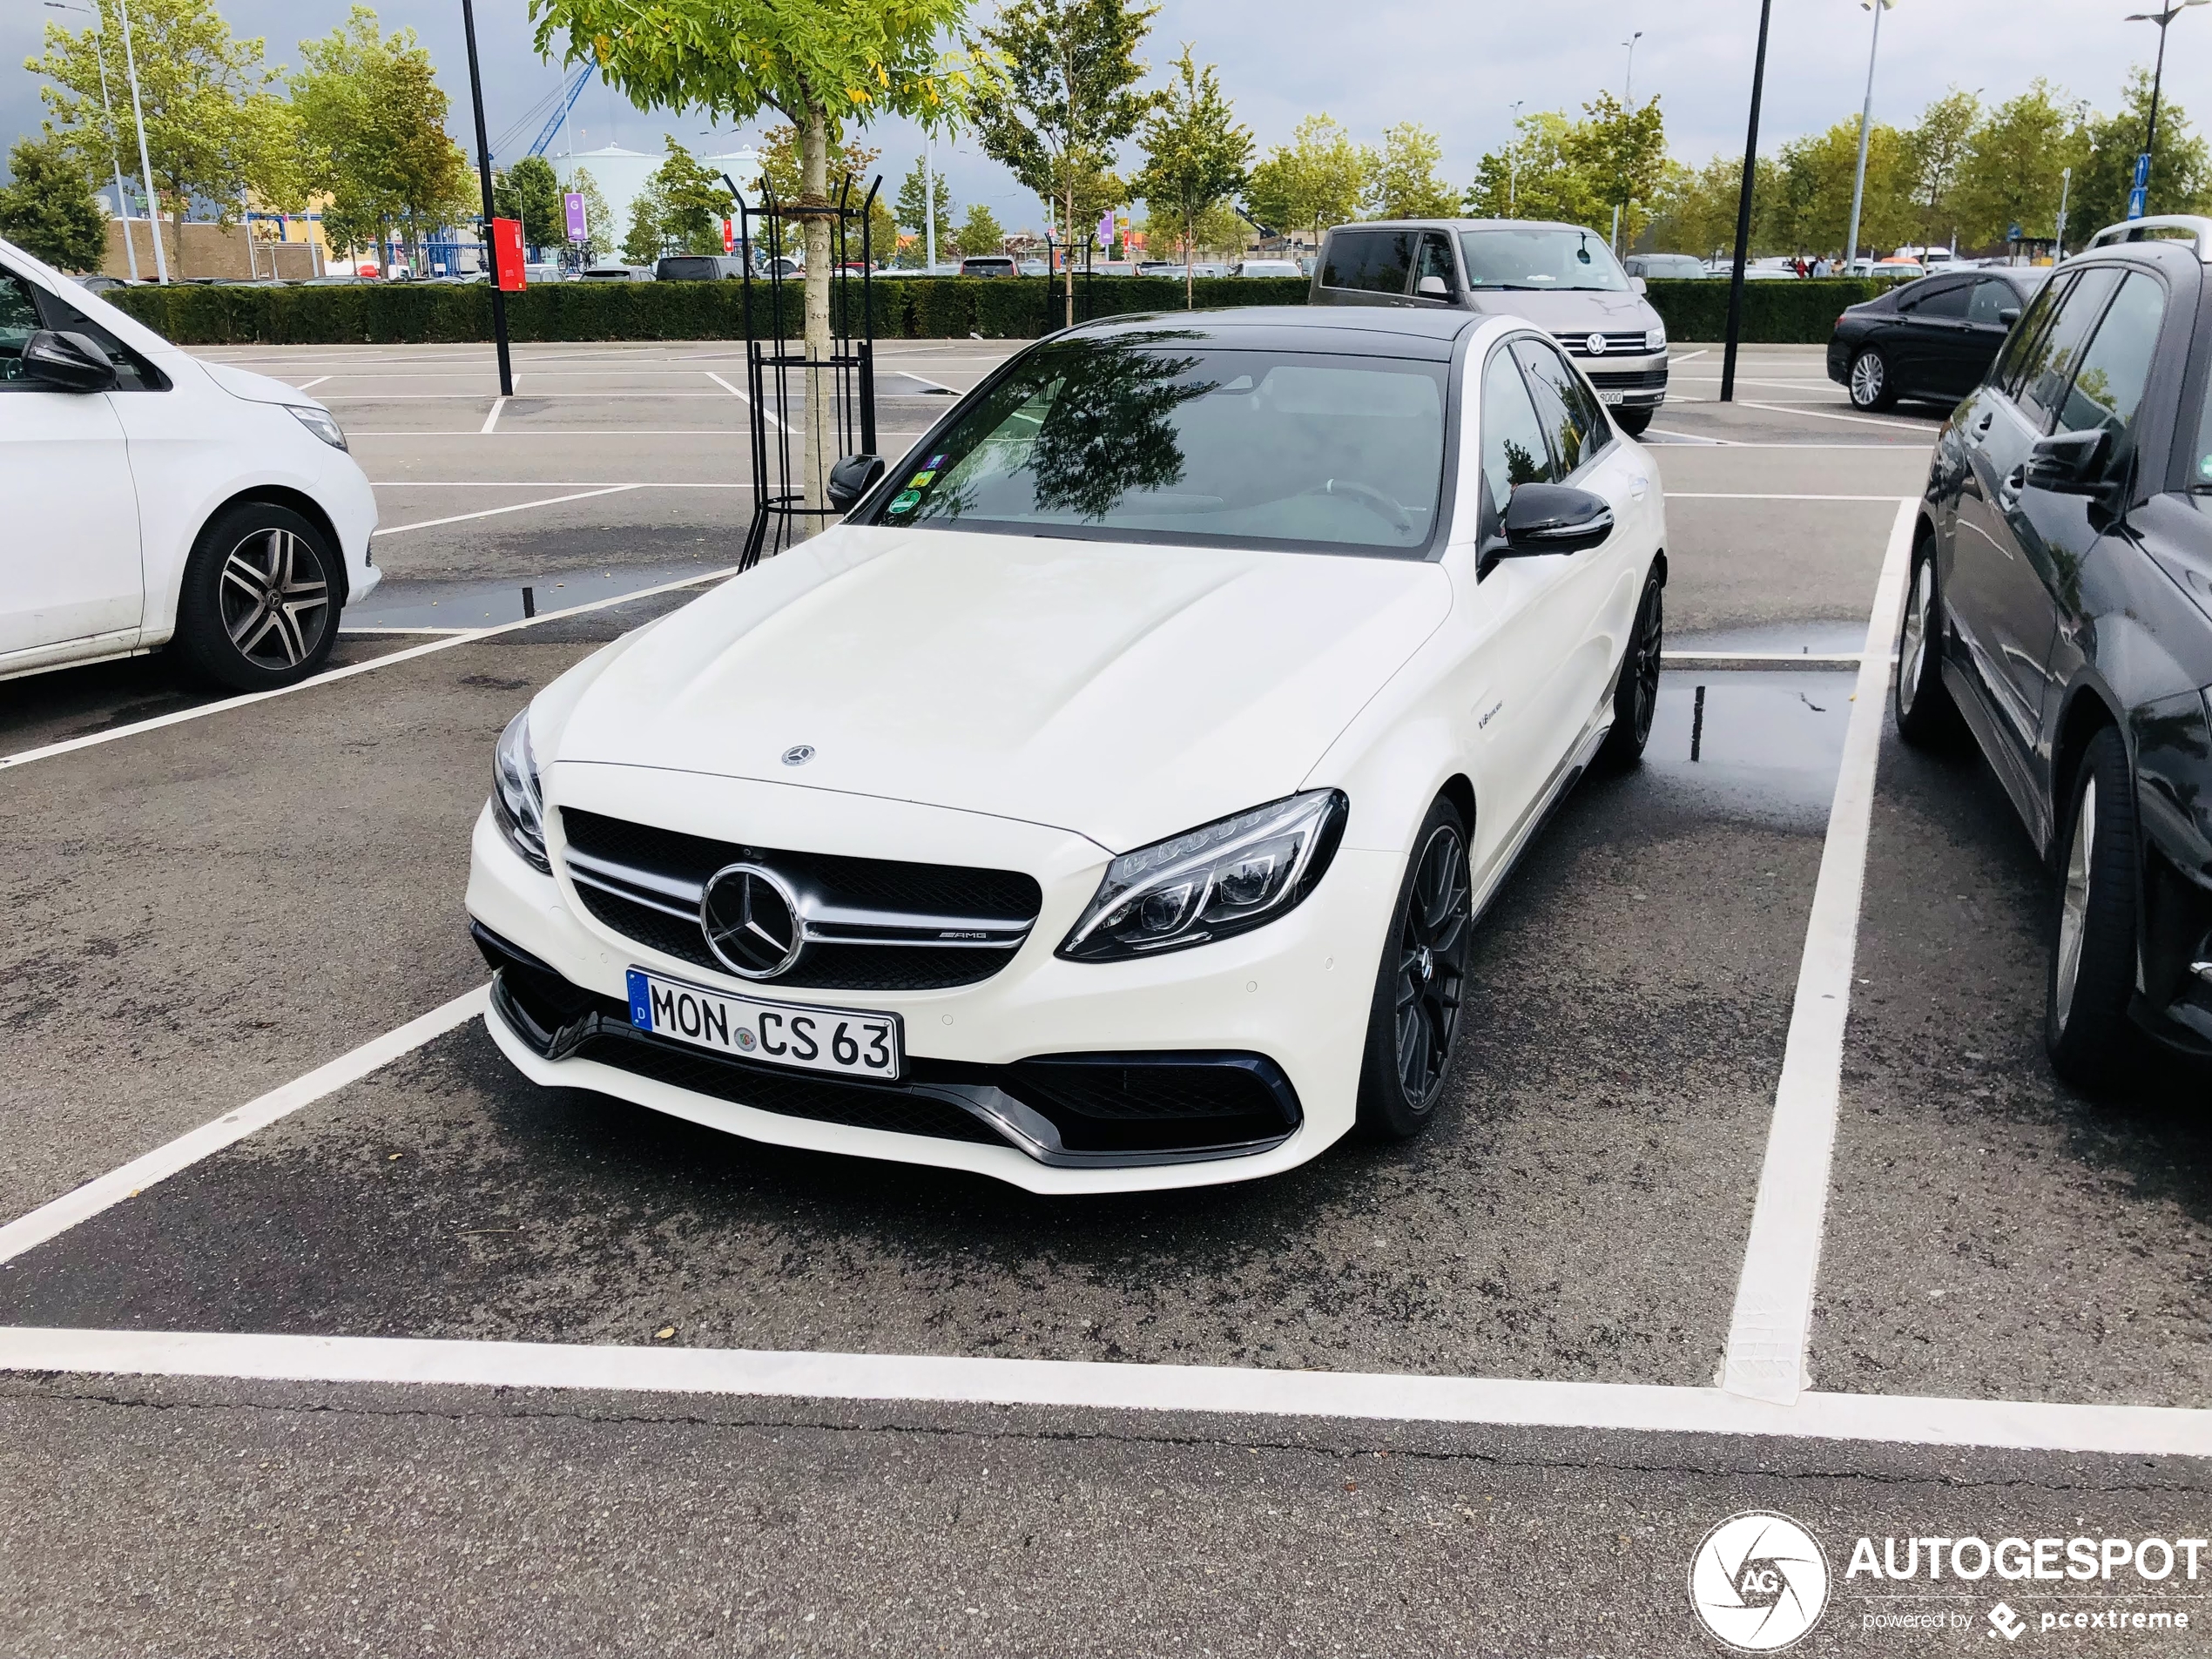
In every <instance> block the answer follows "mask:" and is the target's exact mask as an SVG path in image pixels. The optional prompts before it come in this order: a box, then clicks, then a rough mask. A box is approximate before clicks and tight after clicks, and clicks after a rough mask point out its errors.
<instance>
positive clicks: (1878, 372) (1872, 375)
mask: <svg viewBox="0 0 2212 1659" xmlns="http://www.w3.org/2000/svg"><path fill="white" fill-rule="evenodd" d="M1896 401H1897V384H1896V381H1894V380H1892V378H1891V375H1890V360H1889V359H1888V358H1886V357H1885V356H1883V355H1882V354H1881V353H1880V352H1878V351H1877V350H1876V349H1875V348H1874V347H1871V346H1866V347H1861V348H1860V350H1859V353H1858V355H1857V356H1855V357H1853V358H1852V359H1851V407H1852V408H1859V409H1886V408H1889V407H1890V405H1891V404H1892V403H1894V402H1896Z"/></svg>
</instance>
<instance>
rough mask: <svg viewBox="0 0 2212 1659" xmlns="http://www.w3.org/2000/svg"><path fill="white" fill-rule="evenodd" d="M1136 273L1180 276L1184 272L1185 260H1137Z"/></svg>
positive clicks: (1140, 274)
mask: <svg viewBox="0 0 2212 1659" xmlns="http://www.w3.org/2000/svg"><path fill="white" fill-rule="evenodd" d="M1136 274H1137V275H1139V276H1177V277H1179V276H1181V275H1182V274H1183V262H1182V261H1181V260H1139V261H1138V262H1137V266H1136Z"/></svg>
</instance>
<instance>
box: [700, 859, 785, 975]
mask: <svg viewBox="0 0 2212 1659" xmlns="http://www.w3.org/2000/svg"><path fill="white" fill-rule="evenodd" d="M699 931H700V932H701V933H703V934H705V935H706V948H708V949H709V950H711V951H712V952H713V953H714V955H715V959H716V960H717V961H719V962H720V963H721V964H722V965H723V966H724V967H725V968H728V969H729V970H730V971H731V972H732V974H738V975H739V976H740V977H742V978H745V979H773V978H775V976H776V975H777V974H780V973H782V972H783V971H784V970H785V969H786V968H789V967H790V966H791V965H792V963H793V962H795V961H798V960H799V948H800V947H801V946H802V945H804V944H805V943H806V934H805V932H804V930H803V929H802V928H801V927H800V926H799V900H798V899H797V898H796V897H795V896H794V895H793V894H792V890H791V889H790V887H786V885H785V883H784V879H783V878H782V877H781V876H779V875H778V874H777V873H775V872H774V871H773V870H765V869H763V868H762V867H760V866H759V865H758V864H732V865H725V867H723V868H721V869H719V870H717V871H716V872H715V873H713V874H712V875H711V876H710V877H708V878H707V883H706V889H705V892H703V893H702V894H700V895H699Z"/></svg>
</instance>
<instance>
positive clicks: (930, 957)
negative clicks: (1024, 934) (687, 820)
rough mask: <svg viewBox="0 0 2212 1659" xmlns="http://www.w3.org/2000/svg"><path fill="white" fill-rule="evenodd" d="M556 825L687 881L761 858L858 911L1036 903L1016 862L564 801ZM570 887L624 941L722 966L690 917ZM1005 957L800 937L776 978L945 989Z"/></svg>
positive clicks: (1005, 908)
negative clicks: (922, 859) (716, 830)
mask: <svg viewBox="0 0 2212 1659" xmlns="http://www.w3.org/2000/svg"><path fill="white" fill-rule="evenodd" d="M561 826H562V829H563V832H564V833H566V835H567V837H568V840H569V844H570V846H574V847H575V848H576V849H577V851H579V852H582V853H589V854H590V855H591V856H592V857H595V858H602V859H606V860H610V861H611V862H613V863H616V864H622V865H626V866H628V867H630V868H631V869H636V870H648V871H651V872H653V873H657V874H660V875H667V876H674V877H677V878H678V879H680V880H685V881H698V882H703V881H705V880H706V878H707V877H709V876H710V875H712V874H713V873H715V871H717V870H718V869H720V868H722V867H724V866H725V865H729V864H736V863H740V862H744V863H752V864H759V865H764V866H765V867H768V868H770V869H772V870H774V871H776V872H777V873H779V874H780V875H782V876H784V877H785V878H786V879H787V880H790V881H792V883H793V884H794V885H795V886H799V887H806V888H807V889H808V890H810V891H813V892H814V893H818V894H820V895H821V896H822V897H823V898H824V899H825V900H828V901H829V902H830V903H832V904H835V905H840V906H846V907H853V908H859V909H873V910H890V911H900V912H905V913H907V914H920V915H951V916H968V917H974V918H976V919H978V920H982V921H1021V922H1028V921H1035V919H1036V914H1037V912H1038V910H1039V909H1041V908H1042V907H1043V904H1044V894H1043V891H1042V889H1041V888H1040V887H1038V886H1037V884H1036V881H1035V878H1033V877H1030V876H1027V875H1024V874H1022V873H1020V872H1019V871H1015V870H972V869H968V868H964V867H961V866H958V865H950V864H909V863H906V862H903V861H901V860H894V859H853V858H840V857H837V856H835V855H833V854H830V853H790V852H779V851H778V850H776V849H774V848H772V847H760V846H745V845H744V844H742V843H738V842H734V841H718V840H711V839H710V838H708V837H706V836H703V835H688V834H685V833H683V832H682V831H680V830H667V829H658V828H656V827H654V826H651V825H649V824H632V823H630V822H628V821H626V820H624V819H619V818H608V817H605V816H604V815H602V814H600V813H588V812H583V811H581V810H579V809H577V808H575V807H567V808H563V811H562V813H561ZM577 893H578V894H579V895H580V896H581V897H582V898H583V902H584V905H585V907H586V908H588V909H589V910H590V912H591V914H593V915H595V916H597V918H598V919H599V920H600V921H603V922H604V923H605V924H606V925H607V926H608V927H611V928H613V929H614V930H615V931H616V932H617V933H618V934H623V935H624V937H625V938H629V939H634V940H636V941H638V943H640V944H642V945H645V946H648V947H650V948H652V949H654V950H658V951H662V952H664V953H666V954H668V955H671V956H674V957H677V958H678V959H680V960H681V961H687V962H691V963H694V964H696V965H697V966H698V967H700V968H711V969H713V970H714V971H715V972H717V973H726V972H727V971H728V970H727V969H726V968H724V967H723V965H722V964H721V962H720V961H718V960H717V959H716V958H715V956H714V954H713V953H712V952H711V951H710V950H708V949H707V948H706V941H705V938H704V937H703V936H702V935H701V934H700V933H699V929H698V924H697V923H696V922H694V921H691V919H690V918H689V917H686V916H671V915H670V914H667V912H665V911H662V910H656V909H654V908H653V907H651V905H644V904H639V903H637V902H636V901H635V900H629V899H624V898H622V897H620V896H618V895H617V894H611V893H606V892H603V891H602V890H600V889H599V888H597V887H589V886H586V885H585V884H583V882H580V881H579V882H578V883H577ZM1013 957H1014V953H1013V952H1012V951H1010V950H975V949H965V948H959V947H945V948H938V947H933V946H927V945H921V946H906V945H873V944H852V945H840V944H819V943H818V944H813V945H810V946H808V947H807V948H806V954H805V955H804V956H802V957H801V958H800V959H799V961H798V962H797V963H796V964H795V965H794V966H793V967H792V969H791V971H790V972H788V973H786V974H779V975H778V976H777V977H776V979H775V980H774V981H773V983H775V984H778V985H790V986H795V987H799V988H805V989H809V990H821V991H871V990H873V991H928V990H942V989H944V988H948V987H949V986H954V985H973V984H974V983H975V982H976V981H979V980H986V979H988V978H989V977H990V976H991V975H992V974H995V973H997V972H998V971H999V969H1000V968H1003V967H1005V966H1006V965H1007V963H1008V962H1009V961H1012V960H1013Z"/></svg>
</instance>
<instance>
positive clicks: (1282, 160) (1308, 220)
mask: <svg viewBox="0 0 2212 1659" xmlns="http://www.w3.org/2000/svg"><path fill="white" fill-rule="evenodd" d="M1381 170H1382V158H1381V157H1380V156H1379V155H1377V154H1376V153H1375V152H1374V151H1373V150H1372V149H1370V148H1368V147H1367V146H1366V145H1361V144H1355V143H1353V142H1352V135H1351V134H1350V133H1349V132H1345V130H1344V128H1342V127H1341V126H1339V125H1337V123H1336V122H1334V121H1332V120H1331V119H1330V118H1329V117H1328V116H1327V115H1325V114H1323V115H1309V116H1307V117H1306V118H1305V119H1304V120H1302V121H1300V122H1299V123H1298V125H1297V127H1296V128H1295V129H1293V130H1292V132H1291V141H1290V143H1289V144H1288V145H1277V146H1276V147H1275V148H1274V149H1272V150H1271V151H1269V152H1267V155H1266V157H1265V158H1264V159H1263V160H1262V161H1261V162H1260V163H1259V165H1258V166H1256V167H1254V168H1253V169H1252V172H1251V181H1250V182H1249V183H1248V184H1247V185H1246V186H1245V191H1244V206H1245V209H1246V211H1247V212H1250V213H1251V216H1252V217H1253V218H1254V219H1258V220H1259V222H1260V223H1261V224H1263V225H1264V226H1267V227H1268V228H1269V229H1270V230H1272V231H1277V232H1279V233H1285V234H1287V233H1290V232H1291V231H1293V230H1301V231H1305V232H1306V233H1308V234H1309V235H1310V236H1311V237H1312V239H1313V241H1314V242H1315V243H1316V244H1317V245H1318V243H1319V242H1320V240H1321V231H1322V227H1323V226H1328V225H1341V224H1343V223H1344V222H1345V221H1346V220H1347V219H1357V218H1358V217H1359V204H1360V202H1361V201H1362V200H1363V199H1365V198H1366V194H1367V192H1368V190H1369V189H1370V188H1371V187H1372V185H1373V183H1374V179H1375V175H1376V174H1377V173H1378V172H1380V171H1381Z"/></svg>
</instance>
